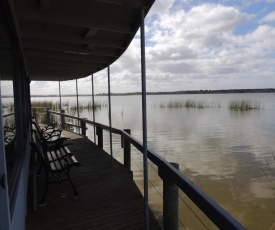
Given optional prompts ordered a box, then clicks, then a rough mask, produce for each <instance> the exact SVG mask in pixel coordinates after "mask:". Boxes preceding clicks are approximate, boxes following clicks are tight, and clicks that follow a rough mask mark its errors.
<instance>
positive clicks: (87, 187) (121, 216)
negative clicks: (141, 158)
mask: <svg viewBox="0 0 275 230" xmlns="http://www.w3.org/2000/svg"><path fill="white" fill-rule="evenodd" d="M70 137H71V138H72V137H73V136H72V135H71V136H70ZM76 137H77V136H76ZM73 138H74V137H73ZM69 142H71V143H73V145H72V146H69V149H70V150H71V151H72V153H73V154H74V155H75V156H76V159H77V160H78V161H79V162H80V164H81V166H80V167H78V168H77V167H75V168H73V169H72V170H71V177H72V180H73V181H74V183H75V185H76V188H77V191H78V192H79V194H80V196H79V197H78V198H77V199H72V198H71V196H72V194H73V192H72V189H71V186H70V184H69V183H68V182H67V181H65V182H63V183H61V184H50V186H49V190H48V194H47V197H46V202H47V206H45V207H41V208H38V211H37V212H36V213H33V212H31V211H29V213H28V216H27V220H26V224H27V227H26V229H28V230H33V229H39V230H48V229H51V230H52V229H56V230H65V229H66V230H69V229H72V230H73V229H77V230H84V229H97V230H98V229H144V214H143V213H144V208H143V196H142V194H141V193H140V191H139V190H138V188H137V186H136V184H135V183H134V181H133V179H132V178H131V175H130V174H129V172H128V171H127V170H126V169H125V168H124V167H123V166H122V165H121V164H120V163H119V162H117V161H116V160H113V164H111V159H110V156H109V155H108V154H107V153H106V152H104V151H103V150H101V149H99V148H98V147H97V146H96V145H95V144H94V143H93V142H91V141H90V140H88V139H86V138H78V139H72V140H70V141H69ZM43 186H44V178H43V176H41V177H37V191H38V194H37V195H38V199H39V198H40V197H41V195H42V192H43V188H44V187H43ZM150 229H160V227H159V225H158V223H157V221H156V219H155V218H154V216H153V214H152V213H150Z"/></svg>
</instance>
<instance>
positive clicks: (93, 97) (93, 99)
mask: <svg viewBox="0 0 275 230" xmlns="http://www.w3.org/2000/svg"><path fill="white" fill-rule="evenodd" d="M91 80H92V101H93V122H94V143H95V144H96V126H95V92H94V75H93V74H92V76H91Z"/></svg>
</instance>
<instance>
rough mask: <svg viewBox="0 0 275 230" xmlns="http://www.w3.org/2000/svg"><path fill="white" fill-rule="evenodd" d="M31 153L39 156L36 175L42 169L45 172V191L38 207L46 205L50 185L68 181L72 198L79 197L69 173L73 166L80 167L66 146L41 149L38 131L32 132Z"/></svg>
mask: <svg viewBox="0 0 275 230" xmlns="http://www.w3.org/2000/svg"><path fill="white" fill-rule="evenodd" d="M31 151H32V154H35V153H37V154H38V155H39V156H41V157H40V158H41V165H40V168H39V170H38V172H37V174H40V173H41V170H42V167H43V168H44V170H45V180H46V183H45V189H44V192H43V196H42V198H41V200H40V201H39V203H38V206H44V205H46V195H47V191H48V186H49V184H50V183H61V182H62V181H64V180H68V181H69V182H70V184H71V186H72V189H73V198H76V197H78V196H79V195H78V192H77V191H76V187H75V185H74V183H73V181H72V179H71V177H70V171H71V169H72V168H73V167H74V166H80V163H79V162H78V161H77V159H76V158H75V157H74V155H73V154H72V153H71V151H70V150H69V148H68V147H67V144H63V145H58V146H56V147H54V148H53V147H51V148H48V149H46V148H43V146H42V145H41V141H40V139H39V134H38V131H37V130H33V131H32V141H31ZM49 174H51V175H52V178H51V180H50V178H49Z"/></svg>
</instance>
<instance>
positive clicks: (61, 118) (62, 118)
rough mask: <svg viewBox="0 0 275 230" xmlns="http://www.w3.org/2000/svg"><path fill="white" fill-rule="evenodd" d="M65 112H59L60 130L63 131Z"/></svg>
mask: <svg viewBox="0 0 275 230" xmlns="http://www.w3.org/2000/svg"><path fill="white" fill-rule="evenodd" d="M64 114H65V110H64V109H62V110H61V114H60V123H61V124H60V125H61V128H62V129H65V115H64Z"/></svg>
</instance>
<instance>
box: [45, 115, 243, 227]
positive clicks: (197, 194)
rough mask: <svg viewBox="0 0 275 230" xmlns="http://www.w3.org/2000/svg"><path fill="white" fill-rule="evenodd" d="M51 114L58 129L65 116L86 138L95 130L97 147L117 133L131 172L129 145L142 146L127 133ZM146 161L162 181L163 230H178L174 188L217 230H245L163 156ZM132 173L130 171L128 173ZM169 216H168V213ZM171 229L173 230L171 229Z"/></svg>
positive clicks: (128, 131) (149, 157)
mask: <svg viewBox="0 0 275 230" xmlns="http://www.w3.org/2000/svg"><path fill="white" fill-rule="evenodd" d="M50 114H54V115H58V116H60V121H61V127H63V128H64V127H65V117H68V118H71V119H76V120H78V121H79V122H80V128H81V134H82V135H86V124H89V125H93V126H94V127H96V134H97V136H98V143H97V145H98V147H100V148H102V149H103V130H105V131H107V132H109V131H111V132H112V133H113V134H118V135H120V136H121V139H122V147H123V148H124V166H125V167H126V168H127V169H128V170H129V171H130V172H131V145H133V146H134V147H135V148H136V149H137V150H139V151H140V152H141V153H142V152H143V146H142V143H141V142H140V141H138V140H137V139H135V138H134V137H133V136H131V134H130V130H120V129H116V128H112V129H111V130H110V128H109V126H107V125H103V124H100V123H97V122H93V121H90V120H87V119H84V118H78V117H75V116H71V115H67V114H65V113H64V111H62V112H61V113H59V112H54V111H50V110H47V117H48V118H49V117H50ZM147 155H148V159H150V160H151V161H152V162H153V163H154V164H155V165H156V166H157V167H158V174H159V176H160V178H161V179H162V180H163V187H164V190H163V191H164V195H163V203H164V205H163V207H164V210H163V225H164V229H177V223H178V219H177V218H178V217H177V215H176V216H175V215H171V213H176V212H177V209H178V207H177V204H176V203H177V202H178V193H177V192H176V193H175V190H176V189H175V186H176V187H178V188H179V189H180V190H181V191H182V192H183V193H185V194H186V195H187V196H188V197H189V198H190V199H191V200H192V201H193V203H194V204H195V205H196V206H197V207H198V208H199V209H200V210H201V211H202V212H203V213H204V214H205V215H206V216H207V217H208V218H209V219H210V220H211V221H212V222H213V223H214V224H215V225H216V226H217V227H218V228H219V229H245V227H244V226H242V225H241V224H240V223H239V222H238V221H237V220H236V219H235V218H233V217H232V216H231V215H230V214H229V213H228V212H226V211H225V210H224V209H223V208H222V207H221V206H219V205H218V204H217V203H216V202H215V201H214V200H212V199H211V198H210V197H209V196H208V195H206V194H205V193H204V192H203V191H201V190H200V189H199V188H198V187H197V186H196V185H194V184H193V183H192V181H190V180H189V179H188V178H187V177H186V176H184V175H183V174H182V173H181V172H180V171H179V170H178V168H177V165H173V164H171V163H169V162H168V161H166V160H165V159H164V158H163V157H161V156H159V155H158V154H157V153H155V152H154V151H152V150H150V149H148V150H147ZM131 173H132V172H131ZM169 213H170V214H169ZM172 226H174V227H172Z"/></svg>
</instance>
